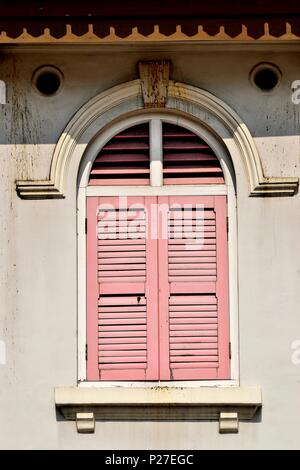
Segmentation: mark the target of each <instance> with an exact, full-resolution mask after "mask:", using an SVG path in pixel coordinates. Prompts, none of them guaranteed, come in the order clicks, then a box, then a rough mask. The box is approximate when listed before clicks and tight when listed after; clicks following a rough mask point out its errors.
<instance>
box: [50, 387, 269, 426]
mask: <svg viewBox="0 0 300 470" xmlns="http://www.w3.org/2000/svg"><path fill="white" fill-rule="evenodd" d="M55 404H56V407H57V408H58V409H59V410H60V412H61V413H62V415H63V416H64V418H65V419H67V420H74V421H76V423H77V430H78V432H94V427H95V419H96V420H97V419H98V420H110V421H111V420H114V421H121V420H161V421H162V420H165V421H166V420H184V421H187V420H220V428H219V429H220V432H238V421H239V419H242V420H251V419H252V418H253V417H254V415H255V413H256V411H257V410H258V408H259V407H261V405H262V397H261V390H260V388H259V387H254V386H253V387H202V388H182V387H180V388H179V387H170V388H169V387H160V386H157V387H149V388H148V387H136V388H134V387H133V388H127V387H125V386H124V387H122V386H120V387H103V388H102V387H92V386H91V387H58V388H56V389H55ZM89 423H90V424H89ZM227 423H229V424H227Z"/></svg>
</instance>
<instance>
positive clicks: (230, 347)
mask: <svg viewBox="0 0 300 470" xmlns="http://www.w3.org/2000/svg"><path fill="white" fill-rule="evenodd" d="M228 347H229V359H231V342H230V341H229V345H228Z"/></svg>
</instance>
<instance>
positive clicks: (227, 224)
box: [226, 216, 229, 233]
mask: <svg viewBox="0 0 300 470" xmlns="http://www.w3.org/2000/svg"><path fill="white" fill-rule="evenodd" d="M226 230H227V233H228V232H229V218H228V216H227V217H226Z"/></svg>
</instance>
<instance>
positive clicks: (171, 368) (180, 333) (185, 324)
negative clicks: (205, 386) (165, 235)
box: [158, 196, 229, 380]
mask: <svg viewBox="0 0 300 470" xmlns="http://www.w3.org/2000/svg"><path fill="white" fill-rule="evenodd" d="M158 200H159V203H160V204H164V205H169V218H168V220H169V227H170V225H172V226H174V225H177V226H178V227H180V220H179V219H178V217H177V219H176V210H173V209H172V206H173V205H174V204H177V206H179V205H183V204H185V205H186V206H185V207H187V205H191V206H192V207H191V210H190V215H189V216H188V217H185V219H184V221H186V220H189V221H190V222H189V224H191V226H192V228H193V230H194V228H195V226H196V224H195V211H194V210H192V208H193V209H195V207H196V204H198V205H203V211H204V214H205V216H204V225H203V227H207V225H206V223H207V221H208V220H209V221H213V223H214V226H215V227H216V229H215V230H214V231H211V230H203V232H202V234H201V241H202V246H201V247H199V248H197V249H196V251H193V250H191V249H190V248H189V246H188V245H189V244H191V243H192V241H193V240H192V239H190V240H189V239H187V238H186V236H187V233H188V232H187V233H185V232H182V234H181V235H180V238H179V239H178V238H177V233H176V232H174V230H172V229H171V231H170V235H169V236H170V239H169V240H161V239H159V253H161V256H160V258H159V259H160V265H159V284H160V299H159V306H160V310H159V318H160V351H163V354H162V353H160V364H161V366H160V379H161V380H167V379H168V378H169V379H173V380H196V379H198V380H201V379H207V380H211V379H219V378H222V379H225V378H229V356H228V351H229V318H228V263H227V235H226V213H227V207H226V197H223V196H220V197H219V196H218V197H214V196H208V197H192V196H178V197H177V196H172V197H161V198H158ZM201 229H202V226H201V227H200V232H201ZM178 232H179V234H180V230H178ZM212 246H213V247H214V251H211V252H208V251H207V247H210V248H209V249H211V247H212ZM177 247H182V248H180V256H176V254H177V253H178V252H177V250H176V248H177ZM203 252H205V255H206V256H203V257H202V253H203ZM166 253H167V255H166ZM208 253H209V256H207V255H208ZM195 255H196V256H195ZM166 256H167V259H166ZM207 261H209V263H208V262H207ZM166 265H168V269H166ZM208 281H210V282H208ZM166 343H168V344H166ZM208 345H209V346H208Z"/></svg>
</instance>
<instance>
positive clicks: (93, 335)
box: [86, 197, 99, 380]
mask: <svg viewBox="0 0 300 470" xmlns="http://www.w3.org/2000/svg"><path fill="white" fill-rule="evenodd" d="M98 199H99V198H98V197H89V198H87V207H86V211H87V247H86V258H87V279H86V281H87V282H86V284H87V285H86V290H87V338H86V343H87V347H88V351H87V352H88V360H87V379H88V380H99V369H98V282H97V270H98V263H97V232H96V226H97V208H98Z"/></svg>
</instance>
